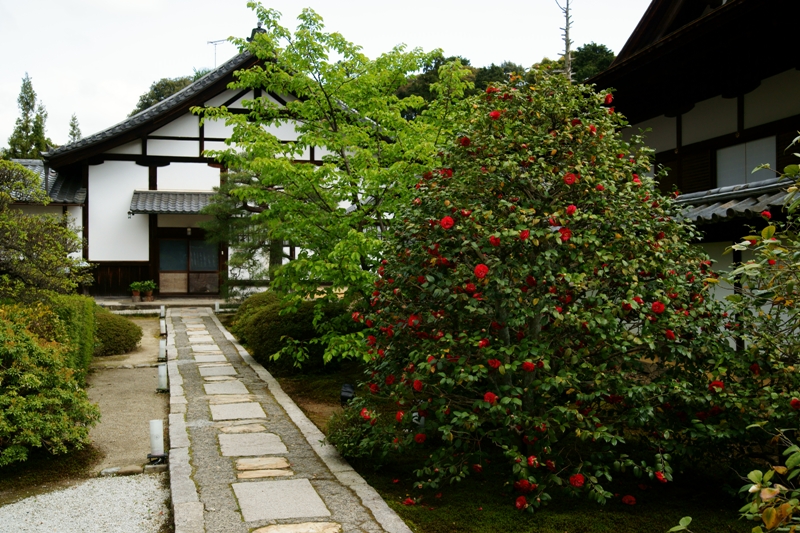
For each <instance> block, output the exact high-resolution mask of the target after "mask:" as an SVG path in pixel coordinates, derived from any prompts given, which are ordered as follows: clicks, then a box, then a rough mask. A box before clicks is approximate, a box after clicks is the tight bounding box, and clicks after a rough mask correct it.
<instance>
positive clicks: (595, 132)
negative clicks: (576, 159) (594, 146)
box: [589, 124, 597, 135]
mask: <svg viewBox="0 0 800 533" xmlns="http://www.w3.org/2000/svg"><path fill="white" fill-rule="evenodd" d="M589 133H591V134H592V135H597V127H596V126H595V125H594V124H591V125H590V126H589Z"/></svg>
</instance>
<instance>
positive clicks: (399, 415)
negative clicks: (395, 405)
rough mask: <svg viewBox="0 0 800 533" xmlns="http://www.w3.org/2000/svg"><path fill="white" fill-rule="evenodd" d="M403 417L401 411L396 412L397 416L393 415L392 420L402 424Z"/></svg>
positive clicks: (403, 414)
mask: <svg viewBox="0 0 800 533" xmlns="http://www.w3.org/2000/svg"><path fill="white" fill-rule="evenodd" d="M405 415H406V414H405V413H404V412H403V411H397V414H396V415H394V419H395V420H397V421H398V422H402V421H403V417H404V416H405Z"/></svg>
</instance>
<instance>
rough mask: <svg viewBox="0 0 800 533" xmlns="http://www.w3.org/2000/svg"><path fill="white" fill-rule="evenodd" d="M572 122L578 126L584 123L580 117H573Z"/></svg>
mask: <svg viewBox="0 0 800 533" xmlns="http://www.w3.org/2000/svg"><path fill="white" fill-rule="evenodd" d="M570 124H571V125H573V126H578V125H580V124H582V122H581V119H579V118H573V119H572V121H571V122H570Z"/></svg>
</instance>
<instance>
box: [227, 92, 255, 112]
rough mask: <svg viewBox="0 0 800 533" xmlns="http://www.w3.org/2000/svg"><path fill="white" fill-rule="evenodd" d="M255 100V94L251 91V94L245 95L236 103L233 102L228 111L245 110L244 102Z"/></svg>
mask: <svg viewBox="0 0 800 533" xmlns="http://www.w3.org/2000/svg"><path fill="white" fill-rule="evenodd" d="M254 98H255V95H254V94H253V91H250V92H249V93H247V94H245V95H243V96H242V97H241V98H239V99H238V100H236V101H235V102H231V105H229V106H228V109H245V107H244V104H243V103H242V102H243V101H245V100H253V99H254Z"/></svg>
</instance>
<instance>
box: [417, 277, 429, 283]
mask: <svg viewBox="0 0 800 533" xmlns="http://www.w3.org/2000/svg"><path fill="white" fill-rule="evenodd" d="M426 281H427V279H425V276H417V283H419V284H420V285H422V284H423V283H425V282H426Z"/></svg>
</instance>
